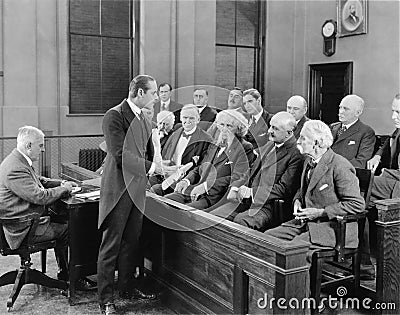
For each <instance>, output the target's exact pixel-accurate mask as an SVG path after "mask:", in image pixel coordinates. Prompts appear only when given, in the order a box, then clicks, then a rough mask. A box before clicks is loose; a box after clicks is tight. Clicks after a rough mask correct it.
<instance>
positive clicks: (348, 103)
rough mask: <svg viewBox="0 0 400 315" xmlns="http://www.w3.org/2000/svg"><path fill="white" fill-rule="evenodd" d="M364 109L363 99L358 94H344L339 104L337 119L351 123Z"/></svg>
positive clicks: (343, 122) (344, 122)
mask: <svg viewBox="0 0 400 315" xmlns="http://www.w3.org/2000/svg"><path fill="white" fill-rule="evenodd" d="M363 110H364V100H363V99H362V98H361V97H359V96H358V95H355V94H351V95H347V96H345V97H344V98H343V99H342V101H341V102H340V105H339V121H340V122H341V123H342V124H345V125H347V124H351V123H353V122H354V121H356V120H357V119H358V117H359V116H360V115H361V114H362V112H363Z"/></svg>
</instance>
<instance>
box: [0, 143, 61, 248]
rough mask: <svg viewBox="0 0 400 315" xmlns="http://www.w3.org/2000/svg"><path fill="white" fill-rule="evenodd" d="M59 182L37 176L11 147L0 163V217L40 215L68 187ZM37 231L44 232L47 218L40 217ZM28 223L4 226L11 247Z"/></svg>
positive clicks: (24, 234)
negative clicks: (41, 218) (10, 150)
mask: <svg viewBox="0 0 400 315" xmlns="http://www.w3.org/2000/svg"><path fill="white" fill-rule="evenodd" d="M60 184H61V181H60V180H56V179H50V178H45V177H42V176H38V175H36V173H35V171H34V169H33V168H32V167H31V166H30V165H29V164H28V161H27V160H26V159H25V157H24V156H23V155H22V154H21V153H20V152H19V151H18V150H17V149H14V150H13V151H12V152H11V153H10V154H9V155H8V156H7V157H6V158H5V159H4V161H3V162H2V163H1V165H0V205H1V206H0V218H2V219H17V218H23V217H24V216H26V215H29V214H33V213H37V214H39V215H42V214H43V213H44V211H45V205H49V204H51V203H53V202H55V201H56V200H58V199H59V198H61V197H62V196H64V195H67V194H68V189H67V188H65V187H61V186H60ZM40 223H41V224H39V226H38V228H37V229H36V234H38V235H40V234H43V233H44V232H45V231H46V229H47V226H48V224H49V220H41V222H40ZM29 227H30V225H29V222H26V224H24V223H21V225H20V226H4V234H5V237H6V239H7V242H8V245H9V246H10V247H11V249H16V248H18V247H19V246H20V245H21V243H22V241H23V240H24V238H25V237H26V235H27V234H28V232H29Z"/></svg>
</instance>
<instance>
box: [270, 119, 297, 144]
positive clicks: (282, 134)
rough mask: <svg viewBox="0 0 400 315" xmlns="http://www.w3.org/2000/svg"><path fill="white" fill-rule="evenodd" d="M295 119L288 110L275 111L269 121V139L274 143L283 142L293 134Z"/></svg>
mask: <svg viewBox="0 0 400 315" xmlns="http://www.w3.org/2000/svg"><path fill="white" fill-rule="evenodd" d="M295 127H296V120H295V119H294V117H293V115H291V114H289V113H288V112H279V113H276V114H275V115H274V116H273V117H272V118H271V121H270V127H269V130H268V132H269V139H270V140H271V141H273V142H275V143H284V142H285V141H286V140H288V139H290V138H291V137H292V136H293V130H294V128H295Z"/></svg>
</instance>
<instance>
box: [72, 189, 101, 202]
mask: <svg viewBox="0 0 400 315" xmlns="http://www.w3.org/2000/svg"><path fill="white" fill-rule="evenodd" d="M75 197H78V198H82V199H89V200H97V199H99V198H100V190H95V191H91V192H87V193H82V194H75Z"/></svg>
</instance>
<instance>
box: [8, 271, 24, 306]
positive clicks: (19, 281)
mask: <svg viewBox="0 0 400 315" xmlns="http://www.w3.org/2000/svg"><path fill="white" fill-rule="evenodd" d="M25 273H26V270H25V269H24V268H20V269H19V270H18V274H17V276H16V278H15V282H14V286H13V289H12V291H11V294H10V296H9V298H8V300H7V308H8V309H11V308H12V307H13V305H14V302H15V300H16V299H17V297H18V294H19V292H20V291H21V288H22V286H23V285H24V284H25V276H26V275H25Z"/></svg>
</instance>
